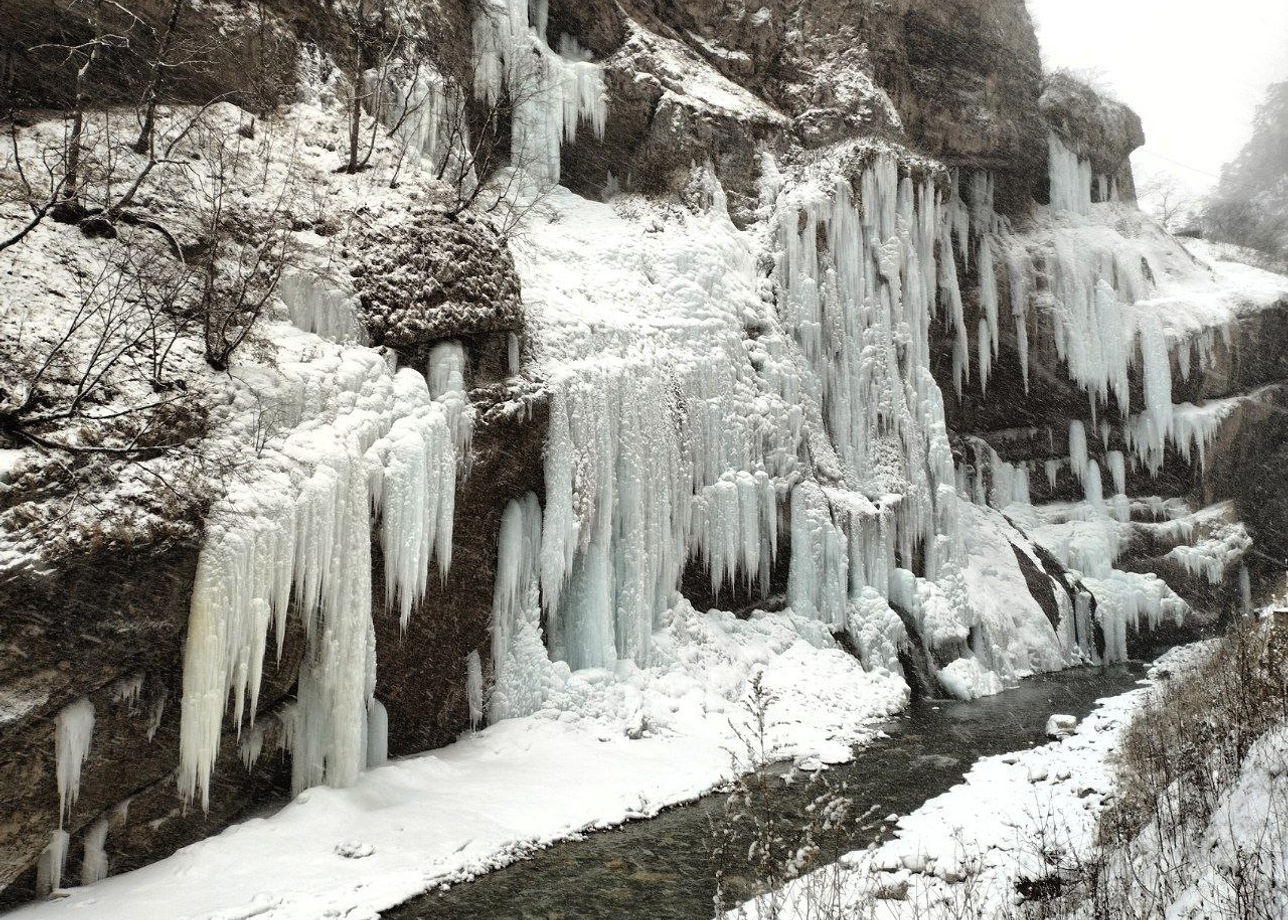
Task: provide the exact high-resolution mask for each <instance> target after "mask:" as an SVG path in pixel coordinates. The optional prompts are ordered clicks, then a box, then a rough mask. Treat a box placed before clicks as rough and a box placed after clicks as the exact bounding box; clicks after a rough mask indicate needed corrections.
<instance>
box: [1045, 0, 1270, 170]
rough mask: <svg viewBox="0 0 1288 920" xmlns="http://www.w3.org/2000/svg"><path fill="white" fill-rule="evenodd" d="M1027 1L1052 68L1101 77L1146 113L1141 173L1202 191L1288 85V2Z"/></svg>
mask: <svg viewBox="0 0 1288 920" xmlns="http://www.w3.org/2000/svg"><path fill="white" fill-rule="evenodd" d="M1028 3H1029V9H1030V10H1031V11H1032V14H1033V19H1034V22H1035V23H1036V25H1037V27H1038V38H1039V39H1040V40H1041V42H1042V56H1043V60H1044V62H1045V64H1046V66H1047V67H1049V68H1055V67H1068V68H1071V69H1074V70H1083V71H1088V70H1090V71H1093V72H1096V73H1097V74H1098V76H1099V77H1100V78H1101V79H1102V81H1103V82H1104V83H1105V84H1106V85H1107V86H1108V88H1109V89H1111V90H1112V91H1113V93H1114V94H1115V95H1116V96H1117V97H1118V98H1119V99H1120V100H1121V101H1123V102H1125V103H1127V104H1128V105H1130V106H1131V107H1132V108H1133V109H1135V110H1136V111H1137V112H1138V113H1140V117H1141V119H1142V120H1143V121H1144V122H1145V137H1146V144H1145V146H1144V147H1143V148H1142V149H1141V150H1140V151H1138V152H1137V153H1136V155H1135V156H1134V157H1133V158H1132V162H1133V163H1134V165H1135V167H1136V169H1137V171H1138V172H1141V173H1145V172H1151V173H1152V172H1158V171H1160V170H1167V171H1170V172H1172V173H1174V174H1175V175H1176V176H1177V177H1178V178H1180V179H1182V180H1184V181H1185V182H1186V184H1188V185H1191V186H1193V187H1195V188H1196V189H1206V188H1207V187H1208V186H1210V185H1211V184H1212V183H1213V182H1214V181H1215V176H1216V175H1217V174H1219V173H1220V171H1221V165H1222V164H1223V163H1225V162H1226V161H1228V160H1230V159H1231V158H1232V157H1233V156H1234V155H1235V154H1236V153H1238V151H1239V149H1240V148H1241V147H1242V146H1243V144H1244V142H1245V141H1246V140H1247V139H1248V135H1249V133H1250V131H1251V127H1252V116H1253V112H1254V111H1255V109H1256V106H1257V104H1258V103H1259V102H1260V101H1261V99H1262V97H1263V95H1264V92H1265V88H1266V86H1267V85H1269V84H1270V83H1273V82H1276V81H1278V80H1283V79H1288V0H1216V2H1213V0H1028ZM1178 164H1184V165H1183V166H1182V165H1178ZM1186 167H1188V168H1186Z"/></svg>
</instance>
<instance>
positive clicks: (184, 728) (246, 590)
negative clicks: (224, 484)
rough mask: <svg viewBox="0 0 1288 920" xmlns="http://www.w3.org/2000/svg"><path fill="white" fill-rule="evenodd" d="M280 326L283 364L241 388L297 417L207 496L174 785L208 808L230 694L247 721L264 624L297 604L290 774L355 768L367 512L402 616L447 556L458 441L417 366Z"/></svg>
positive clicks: (363, 687)
mask: <svg viewBox="0 0 1288 920" xmlns="http://www.w3.org/2000/svg"><path fill="white" fill-rule="evenodd" d="M277 333H278V334H277V337H276V338H277V341H278V342H279V344H280V345H282V346H283V354H282V360H281V362H280V364H279V369H278V370H277V371H276V372H275V373H269V372H253V369H252V368H247V369H246V370H245V371H244V377H243V382H244V383H245V389H244V391H243V392H242V393H241V394H240V396H239V399H241V400H243V401H244V402H246V403H250V404H256V405H260V406H263V405H265V404H268V405H271V407H272V408H273V411H274V412H275V413H276V415H277V416H279V417H280V418H282V419H283V420H284V421H285V422H286V423H288V424H293V427H291V428H290V430H289V432H288V433H287V434H286V435H285V436H284V437H282V438H280V439H279V440H277V441H276V442H273V443H269V444H266V445H265V450H264V452H263V455H262V456H260V457H259V458H258V461H257V462H256V463H255V464H254V466H253V467H252V469H251V471H250V473H249V476H248V478H247V480H246V481H244V482H240V483H238V484H237V485H236V486H235V487H233V488H230V490H229V492H228V494H227V495H225V496H224V498H223V499H221V501H220V503H219V504H218V505H217V506H216V508H215V509H213V512H212V514H211V517H210V521H209V523H208V526H207V534H206V541H205V545H204V546H203V548H202V552H201V556H200V559H199V561H198V566H197V577H196V582H195V585H194V589H193V596H192V602H191V612H190V615H189V624H188V638H187V644H186V647H185V652H184V670H183V682H184V687H183V700H182V719H181V729H180V767H179V789H180V791H181V793H182V794H183V795H184V796H185V797H186V798H189V799H191V798H194V797H196V796H198V795H200V798H201V801H202V804H203V806H205V805H206V804H207V803H208V798H209V786H210V774H211V769H212V767H213V765H214V761H215V758H216V756H217V755H218V751H219V744H220V736H221V734H222V724H223V716H224V712H225V709H226V707H227V702H228V698H229V696H230V695H231V696H232V699H233V710H234V711H233V718H234V722H235V724H236V725H238V726H239V727H241V726H243V725H245V724H247V723H250V724H252V725H253V723H254V721H255V717H256V704H257V701H258V696H259V687H260V680H261V674H262V668H263V664H264V658H265V653H266V649H267V644H268V634H269V632H270V630H271V631H272V632H273V634H274V636H275V639H276V648H277V650H278V654H279V655H280V653H281V648H282V642H283V639H284V636H285V630H286V617H287V610H288V607H290V606H292V605H293V606H294V607H295V609H297V610H298V611H299V614H300V617H301V619H302V621H303V625H304V632H305V636H306V639H307V651H306V654H305V657H304V660H303V662H302V663H301V666H300V674H299V686H298V700H297V703H296V705H295V706H294V708H293V709H292V711H291V715H290V720H289V725H288V736H289V739H290V748H291V752H292V771H293V785H294V787H295V788H296V789H297V790H299V789H302V788H305V787H307V786H310V785H316V784H318V783H320V782H323V781H325V782H328V783H331V784H333V785H345V784H347V783H349V782H352V780H353V779H354V778H355V777H356V775H357V774H358V772H359V771H360V770H362V769H363V767H364V766H365V765H366V762H367V759H368V753H367V748H368V739H367V718H366V716H367V708H368V704H369V702H370V700H371V692H372V688H373V685H374V680H375V638H374V633H373V629H372V623H371V599H372V595H371V549H370V547H371V531H372V524H373V509H374V511H375V512H376V513H379V514H380V517H381V527H382V530H381V542H382V547H383V549H384V556H385V577H386V596H387V598H388V601H389V603H390V604H391V605H392V604H396V605H397V606H398V607H399V611H400V615H401V617H402V619H403V621H404V622H406V619H407V617H408V616H410V612H411V610H412V609H413V608H414V607H415V605H416V603H417V601H418V600H419V599H420V597H421V596H422V595H423V593H424V590H425V588H426V585H427V579H428V572H429V568H430V564H431V559H432V558H433V556H435V555H437V557H438V563H439V568H440V572H446V569H447V566H448V565H449V564H450V547H451V525H452V517H453V509H454V504H455V476H456V453H455V447H454V441H453V437H452V432H451V430H450V426H449V423H448V415H447V412H446V411H445V409H444V408H443V406H442V405H441V404H439V403H437V402H435V401H434V400H432V399H431V398H430V394H429V389H428V386H427V384H426V382H425V379H424V377H423V376H422V375H420V374H419V373H417V372H415V371H413V370H410V369H404V370H401V371H399V372H397V373H396V374H393V373H391V372H390V369H389V367H388V365H387V364H386V363H385V360H384V359H383V358H382V357H381V356H380V355H378V354H376V353H375V352H372V351H369V350H366V349H355V348H332V349H330V350H327V349H322V350H321V351H320V353H317V352H316V351H315V350H314V346H313V345H312V344H310V343H309V342H308V340H307V339H304V340H300V341H296V339H295V338H293V337H292V336H291V335H290V334H288V333H287V332H286V331H285V328H284V327H282V328H279V329H278V330H277ZM316 341H317V340H316V339H314V340H313V342H316Z"/></svg>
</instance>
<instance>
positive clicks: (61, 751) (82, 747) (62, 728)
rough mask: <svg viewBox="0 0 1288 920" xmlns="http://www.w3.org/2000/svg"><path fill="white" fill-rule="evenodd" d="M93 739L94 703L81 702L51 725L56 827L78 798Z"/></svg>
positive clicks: (62, 713) (65, 710)
mask: <svg viewBox="0 0 1288 920" xmlns="http://www.w3.org/2000/svg"><path fill="white" fill-rule="evenodd" d="M93 738H94V704H93V703H91V702H90V701H89V700H87V699H81V700H79V701H77V702H75V703H72V704H71V705H70V706H68V707H67V708H65V709H64V710H63V711H62V712H60V713H58V718H57V719H56V720H55V724H54V762H55V764H56V765H57V766H56V772H57V776H58V826H59V827H62V825H63V818H65V817H66V816H67V813H68V811H70V810H71V807H72V806H73V805H75V804H76V799H77V797H78V796H79V795H80V779H81V767H82V766H83V765H84V763H85V758H86V757H88V756H89V746H90V742H91V741H92V740H93Z"/></svg>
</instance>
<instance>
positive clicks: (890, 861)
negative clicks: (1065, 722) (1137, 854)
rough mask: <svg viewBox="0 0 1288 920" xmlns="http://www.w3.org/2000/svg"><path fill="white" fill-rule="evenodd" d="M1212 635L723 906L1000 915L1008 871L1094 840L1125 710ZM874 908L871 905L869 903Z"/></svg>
mask: <svg viewBox="0 0 1288 920" xmlns="http://www.w3.org/2000/svg"><path fill="white" fill-rule="evenodd" d="M1210 649H1211V643H1197V644H1195V645H1189V646H1183V647H1181V648H1178V649H1174V650H1173V651H1171V652H1169V653H1167V654H1166V655H1165V656H1163V658H1161V659H1159V660H1158V661H1157V662H1156V663H1155V664H1154V666H1153V667H1152V668H1151V670H1150V675H1151V676H1150V678H1148V679H1146V680H1143V681H1141V684H1142V686H1141V687H1140V688H1139V689H1137V690H1132V691H1130V692H1128V693H1124V694H1121V695H1119V696H1114V697H1110V698H1108V699H1106V700H1104V701H1103V703H1102V705H1101V706H1100V708H1099V709H1097V710H1096V711H1095V712H1093V713H1092V714H1091V715H1090V716H1088V717H1087V718H1086V719H1085V720H1083V722H1082V723H1081V724H1080V725H1079V726H1078V727H1077V730H1076V731H1075V732H1074V733H1073V734H1072V735H1070V736H1069V737H1067V738H1064V739H1062V740H1059V741H1054V742H1052V743H1050V744H1047V745H1044V746H1041V747H1038V748H1034V749H1032V750H1027V751H1018V752H1014V753H1009V754H1002V755H999V756H996V757H987V758H984V759H981V760H980V761H979V762H977V763H976V764H975V766H974V767H973V768H972V769H971V770H970V772H969V773H968V774H967V775H966V778H965V780H964V781H963V782H962V783H961V784H960V785H958V786H956V787H954V788H953V789H951V790H949V791H948V792H947V793H945V794H944V795H941V796H939V797H938V798H935V799H932V800H931V801H929V802H927V803H926V804H925V805H924V806H922V807H921V808H919V809H918V810H917V811H915V812H913V813H912V814H910V815H906V816H903V817H900V818H899V821H898V830H897V832H896V835H895V837H894V838H893V839H891V840H889V841H887V842H885V843H884V844H882V845H880V846H878V847H875V848H873V849H871V850H867V851H859V852H854V853H851V854H848V855H847V856H846V857H844V858H843V859H842V860H841V862H840V863H839V864H837V865H834V866H828V867H826V868H824V869H822V870H820V871H818V872H815V873H813V874H811V875H809V876H807V877H805V878H802V879H799V880H797V881H796V882H794V883H793V884H791V885H789V886H788V887H787V888H786V889H785V890H782V891H778V892H774V893H772V894H770V895H767V896H766V897H765V898H764V899H762V900H761V901H760V902H759V903H749V904H746V905H743V906H741V907H740V908H738V909H737V910H735V911H733V912H731V914H730V916H731V917H737V918H744V917H752V918H762V920H763V918H766V917H770V916H772V917H775V918H806V917H837V916H846V917H849V916H853V917H869V916H878V917H881V918H890V920H913V918H918V920H924V918H928V917H941V916H942V917H1005V916H1009V912H1011V911H1012V910H1013V909H1014V908H1015V906H1016V904H1017V902H1018V893H1017V890H1016V883H1017V882H1019V881H1021V880H1024V879H1042V878H1044V877H1047V876H1049V875H1050V872H1051V866H1050V864H1049V863H1048V862H1047V857H1048V856H1049V855H1050V854H1051V853H1052V852H1055V851H1056V850H1059V851H1060V852H1063V853H1064V854H1066V858H1068V859H1076V857H1077V856H1078V855H1079V854H1083V855H1085V854H1087V853H1088V852H1089V851H1090V849H1091V847H1092V844H1093V841H1094V836H1095V831H1096V823H1097V819H1098V817H1099V816H1100V814H1101V812H1102V810H1103V809H1104V807H1105V806H1106V804H1107V803H1108V802H1109V801H1110V800H1112V798H1113V797H1114V795H1115V773H1114V754H1115V751H1116V750H1117V748H1118V746H1119V743H1120V741H1121V739H1122V736H1123V733H1124V732H1125V730H1126V729H1127V727H1128V725H1129V724H1130V722H1131V720H1132V717H1133V715H1134V714H1135V713H1137V712H1138V711H1139V710H1140V709H1141V707H1142V706H1144V705H1145V704H1146V703H1147V702H1148V701H1149V699H1150V698H1151V697H1152V695H1154V694H1156V693H1157V692H1159V688H1160V687H1161V686H1162V685H1163V684H1162V681H1163V680H1164V679H1166V678H1165V675H1171V677H1172V678H1174V677H1176V676H1177V675H1180V674H1183V673H1184V672H1185V671H1186V670H1187V669H1189V668H1193V667H1195V666H1197V665H1198V664H1199V663H1200V662H1201V661H1202V660H1203V659H1204V657H1205V655H1206V654H1207V653H1208V652H1209V651H1210ZM873 912H875V913H873Z"/></svg>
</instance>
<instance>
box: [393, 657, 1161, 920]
mask: <svg viewBox="0 0 1288 920" xmlns="http://www.w3.org/2000/svg"><path fill="white" fill-rule="evenodd" d="M1143 674H1144V668H1143V667H1141V666H1138V665H1119V666H1115V667H1110V668H1078V669H1074V670H1070V671H1063V672H1061V673H1058V674H1049V675H1043V676H1040V677H1033V678H1030V679H1028V680H1025V681H1023V682H1022V683H1021V684H1020V686H1019V687H1017V688H1015V689H1013V690H1008V691H1006V692H1005V693H1001V694H998V695H997V696H993V697H988V698H986V699H982V700H976V701H974V702H970V703H963V702H957V701H950V700H922V701H917V702H914V703H913V704H912V705H911V706H910V707H909V709H908V710H907V711H906V712H905V713H903V714H902V715H900V716H899V717H897V718H895V719H893V720H892V721H891V722H890V723H889V724H888V725H886V726H884V728H885V730H886V732H887V733H888V735H889V737H887V738H883V739H880V740H878V741H875V742H872V743H870V744H868V745H866V746H864V747H862V748H860V749H858V750H857V751H856V754H855V758H854V760H853V761H851V762H850V763H847V764H843V765H840V766H837V767H833V768H831V769H829V770H828V771H827V780H828V782H829V783H831V784H833V785H834V786H836V785H839V784H841V783H844V784H845V785H846V791H845V795H846V796H847V797H849V798H851V799H852V800H853V801H854V804H855V809H854V811H855V813H856V814H861V813H869V812H870V816H869V817H868V818H866V819H864V820H861V821H854V822H850V823H849V824H848V825H847V826H846V827H845V828H844V829H843V830H842V831H841V832H840V833H842V834H843V835H844V836H843V838H842V839H831V840H828V841H826V842H825V843H826V847H825V850H826V851H827V852H836V853H842V852H846V851H848V850H853V849H861V848H863V847H865V846H867V845H868V844H870V843H873V842H876V841H878V840H880V839H882V838H883V837H884V836H886V835H887V834H888V833H889V832H890V830H891V829H892V825H890V824H887V823H886V821H885V818H886V816H887V815H896V814H897V815H903V814H907V813H909V812H911V811H914V810H916V809H917V808H918V807H919V806H920V805H921V804H922V803H923V802H925V801H927V800H928V799H932V798H934V797H935V796H937V795H939V794H941V793H943V792H945V791H947V790H948V789H949V788H950V787H952V786H953V785H955V784H956V783H958V782H959V781H960V780H961V778H962V776H963V775H964V774H965V773H966V771H967V770H968V769H969V768H970V766H971V764H973V763H974V762H975V760H977V759H978V758H980V757H987V756H990V755H994V754H1003V753H1006V752H1008V751H1015V750H1021V749H1023V748H1028V747H1033V746H1034V745H1038V744H1043V743H1045V742H1046V738H1045V735H1044V731H1045V729H1046V721H1047V717H1048V716H1050V715H1053V714H1055V713H1064V714H1069V715H1074V716H1077V717H1078V718H1082V717H1083V716H1085V715H1087V714H1088V713H1089V712H1091V710H1092V709H1094V708H1095V703H1096V701H1097V700H1098V699H1101V698H1103V697H1107V696H1114V695H1116V694H1119V693H1123V692H1125V691H1127V690H1130V689H1131V688H1133V687H1134V686H1135V685H1136V683H1137V681H1138V680H1140V678H1141V677H1142V676H1143ZM798 777H799V774H798ZM779 782H781V781H779ZM819 792H820V789H819V787H818V786H817V785H812V784H810V783H809V782H808V781H804V780H802V779H798V780H797V781H795V782H791V783H788V784H784V785H783V791H782V793H781V794H780V795H776V796H775V797H774V808H775V809H776V811H777V812H779V816H780V817H782V818H784V819H786V820H787V821H795V822H797V823H796V826H801V825H803V824H804V823H805V818H804V815H805V813H806V812H805V809H806V806H807V805H808V804H809V802H811V801H812V800H813V799H814V798H815V797H816V796H817V795H818V794H819ZM726 799H727V796H725V795H723V794H713V795H709V796H706V797H704V798H702V799H700V800H698V801H697V802H694V803H692V804H689V805H681V806H679V807H676V808H673V809H670V810H669V811H666V812H663V813H662V814H661V815H659V816H657V817H656V818H651V819H649V820H646V821H637V822H633V823H630V824H626V825H623V826H621V827H619V828H615V829H613V830H607V831H601V832H598V833H594V834H590V835H588V836H586V837H584V838H583V839H580V840H571V841H567V842H564V843H558V844H555V845H553V846H551V847H549V848H547V849H545V850H542V851H540V852H538V853H536V854H534V855H533V856H532V857H531V858H528V859H525V860H522V861H520V862H517V863H515V864H513V865H511V866H509V867H507V868H504V869H499V870H497V871H495V872H492V873H489V874H488V875H485V876H483V877H481V878H479V879H478V880H477V881H473V882H468V883H464V884H460V885H456V886H454V887H453V888H450V889H449V890H447V891H435V892H430V893H428V894H425V895H422V896H421V897H419V898H415V899H413V900H411V901H408V902H407V903H405V904H403V905H401V906H399V907H397V908H394V909H392V910H389V911H386V912H385V913H384V914H382V917H384V918H385V920H467V918H468V920H511V918H514V920H574V918H576V920H590V918H601V917H602V918H612V920H671V918H675V920H701V918H708V917H711V916H712V915H713V912H714V908H713V896H714V893H715V867H714V865H713V857H712V850H713V846H714V844H713V840H714V838H713V833H712V826H713V822H716V823H717V824H719V823H720V822H721V821H722V819H723V816H724V811H725V803H726ZM735 884H736V880H735ZM735 890H736V889H735ZM742 893H744V894H745V893H747V892H742Z"/></svg>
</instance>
